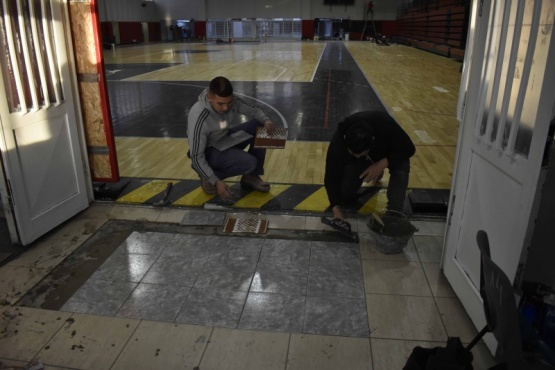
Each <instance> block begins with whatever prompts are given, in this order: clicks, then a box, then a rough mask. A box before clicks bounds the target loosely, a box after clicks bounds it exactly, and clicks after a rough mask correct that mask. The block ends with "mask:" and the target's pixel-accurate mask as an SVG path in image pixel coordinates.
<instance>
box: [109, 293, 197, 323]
mask: <svg viewBox="0 0 555 370" xmlns="http://www.w3.org/2000/svg"><path fill="white" fill-rule="evenodd" d="M190 290H191V289H190V288H189V287H179V286H171V285H156V284H139V285H137V287H136V288H135V290H134V291H133V293H131V295H130V296H129V298H127V300H126V301H125V303H124V304H123V306H121V308H120V309H119V311H118V313H117V314H116V316H117V317H128V318H132V319H145V320H154V321H170V322H172V321H173V320H174V319H175V317H176V316H177V313H178V312H179V310H180V309H181V306H182V305H183V303H184V302H185V299H186V298H187V295H188V294H189V291H190Z"/></svg>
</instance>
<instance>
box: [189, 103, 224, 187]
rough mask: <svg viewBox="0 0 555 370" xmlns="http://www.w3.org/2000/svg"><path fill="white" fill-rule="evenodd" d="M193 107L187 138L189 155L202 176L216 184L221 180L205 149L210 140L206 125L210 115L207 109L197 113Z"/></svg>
mask: <svg viewBox="0 0 555 370" xmlns="http://www.w3.org/2000/svg"><path fill="white" fill-rule="evenodd" d="M194 108H195V107H193V109H191V112H190V113H189V117H188V126H187V139H188V142H189V155H190V157H191V162H192V163H191V165H192V167H193V169H194V170H195V171H196V172H197V173H198V174H199V176H200V177H202V178H204V179H206V180H208V181H209V182H210V183H211V184H212V185H215V184H216V182H217V181H218V180H219V179H218V178H217V177H216V175H215V174H214V171H213V170H212V168H211V167H210V165H209V164H208V162H207V161H206V157H205V154H204V153H205V151H206V143H207V141H208V132H207V130H206V128H205V127H204V122H205V121H206V119H207V118H208V116H209V112H208V110H207V109H202V110H201V112H200V114H195V113H196V109H194Z"/></svg>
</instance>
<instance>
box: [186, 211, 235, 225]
mask: <svg viewBox="0 0 555 370" xmlns="http://www.w3.org/2000/svg"><path fill="white" fill-rule="evenodd" d="M225 217H226V215H225V213H223V212H211V211H197V210H192V211H191V210H187V211H185V214H184V215H183V219H182V220H181V225H213V226H223V224H224V220H225Z"/></svg>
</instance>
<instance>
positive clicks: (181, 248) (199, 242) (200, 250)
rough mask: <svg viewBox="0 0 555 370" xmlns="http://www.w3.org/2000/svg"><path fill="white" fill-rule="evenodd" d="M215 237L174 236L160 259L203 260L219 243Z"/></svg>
mask: <svg viewBox="0 0 555 370" xmlns="http://www.w3.org/2000/svg"><path fill="white" fill-rule="evenodd" d="M220 241H221V237H219V236H216V235H191V234H176V235H175V237H174V238H173V239H172V240H171V241H170V242H169V244H168V246H167V247H166V248H165V249H164V251H163V252H162V254H161V255H160V258H174V257H183V258H203V259H206V258H208V257H210V254H211V253H212V249H213V248H214V246H215V245H217V244H218V243H220Z"/></svg>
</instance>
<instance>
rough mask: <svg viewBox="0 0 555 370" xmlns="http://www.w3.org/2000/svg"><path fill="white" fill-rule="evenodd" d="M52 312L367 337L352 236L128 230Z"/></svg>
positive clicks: (357, 255) (356, 249) (359, 270)
mask: <svg viewBox="0 0 555 370" xmlns="http://www.w3.org/2000/svg"><path fill="white" fill-rule="evenodd" d="M61 310H62V311H70V312H79V313H85V314H97V315H107V316H116V317H127V318H134V319H145V320H155V321H169V322H178V323H185V324H198V325H210V326H222V327H230V328H240V329H259V330H270V331H283V332H293V333H312V334H325V335H341V336H351V337H368V336H369V329H368V320H367V312H366V302H365V293H364V281H363V276H362V266H361V259H360V251H359V246H358V244H353V243H341V242H321V241H320V242H315V241H307V240H283V239H265V238H247V237H240V236H219V235H209V236H206V235H190V234H177V233H160V232H137V231H135V232H133V233H132V234H131V235H130V236H129V237H128V238H127V240H125V241H124V242H123V243H122V244H121V245H120V246H119V247H118V248H117V249H116V250H115V252H114V253H113V254H112V255H111V256H110V257H109V258H108V259H107V260H106V261H105V262H104V263H103V264H102V265H101V266H100V268H99V269H98V270H97V271H96V272H95V273H94V274H93V275H92V276H91V277H90V278H89V279H88V280H87V281H86V282H85V284H84V285H83V286H82V287H81V288H79V290H77V292H76V293H75V294H74V295H73V296H72V297H71V298H70V299H69V300H68V301H67V302H66V303H65V304H64V305H63V306H62V308H61Z"/></svg>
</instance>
